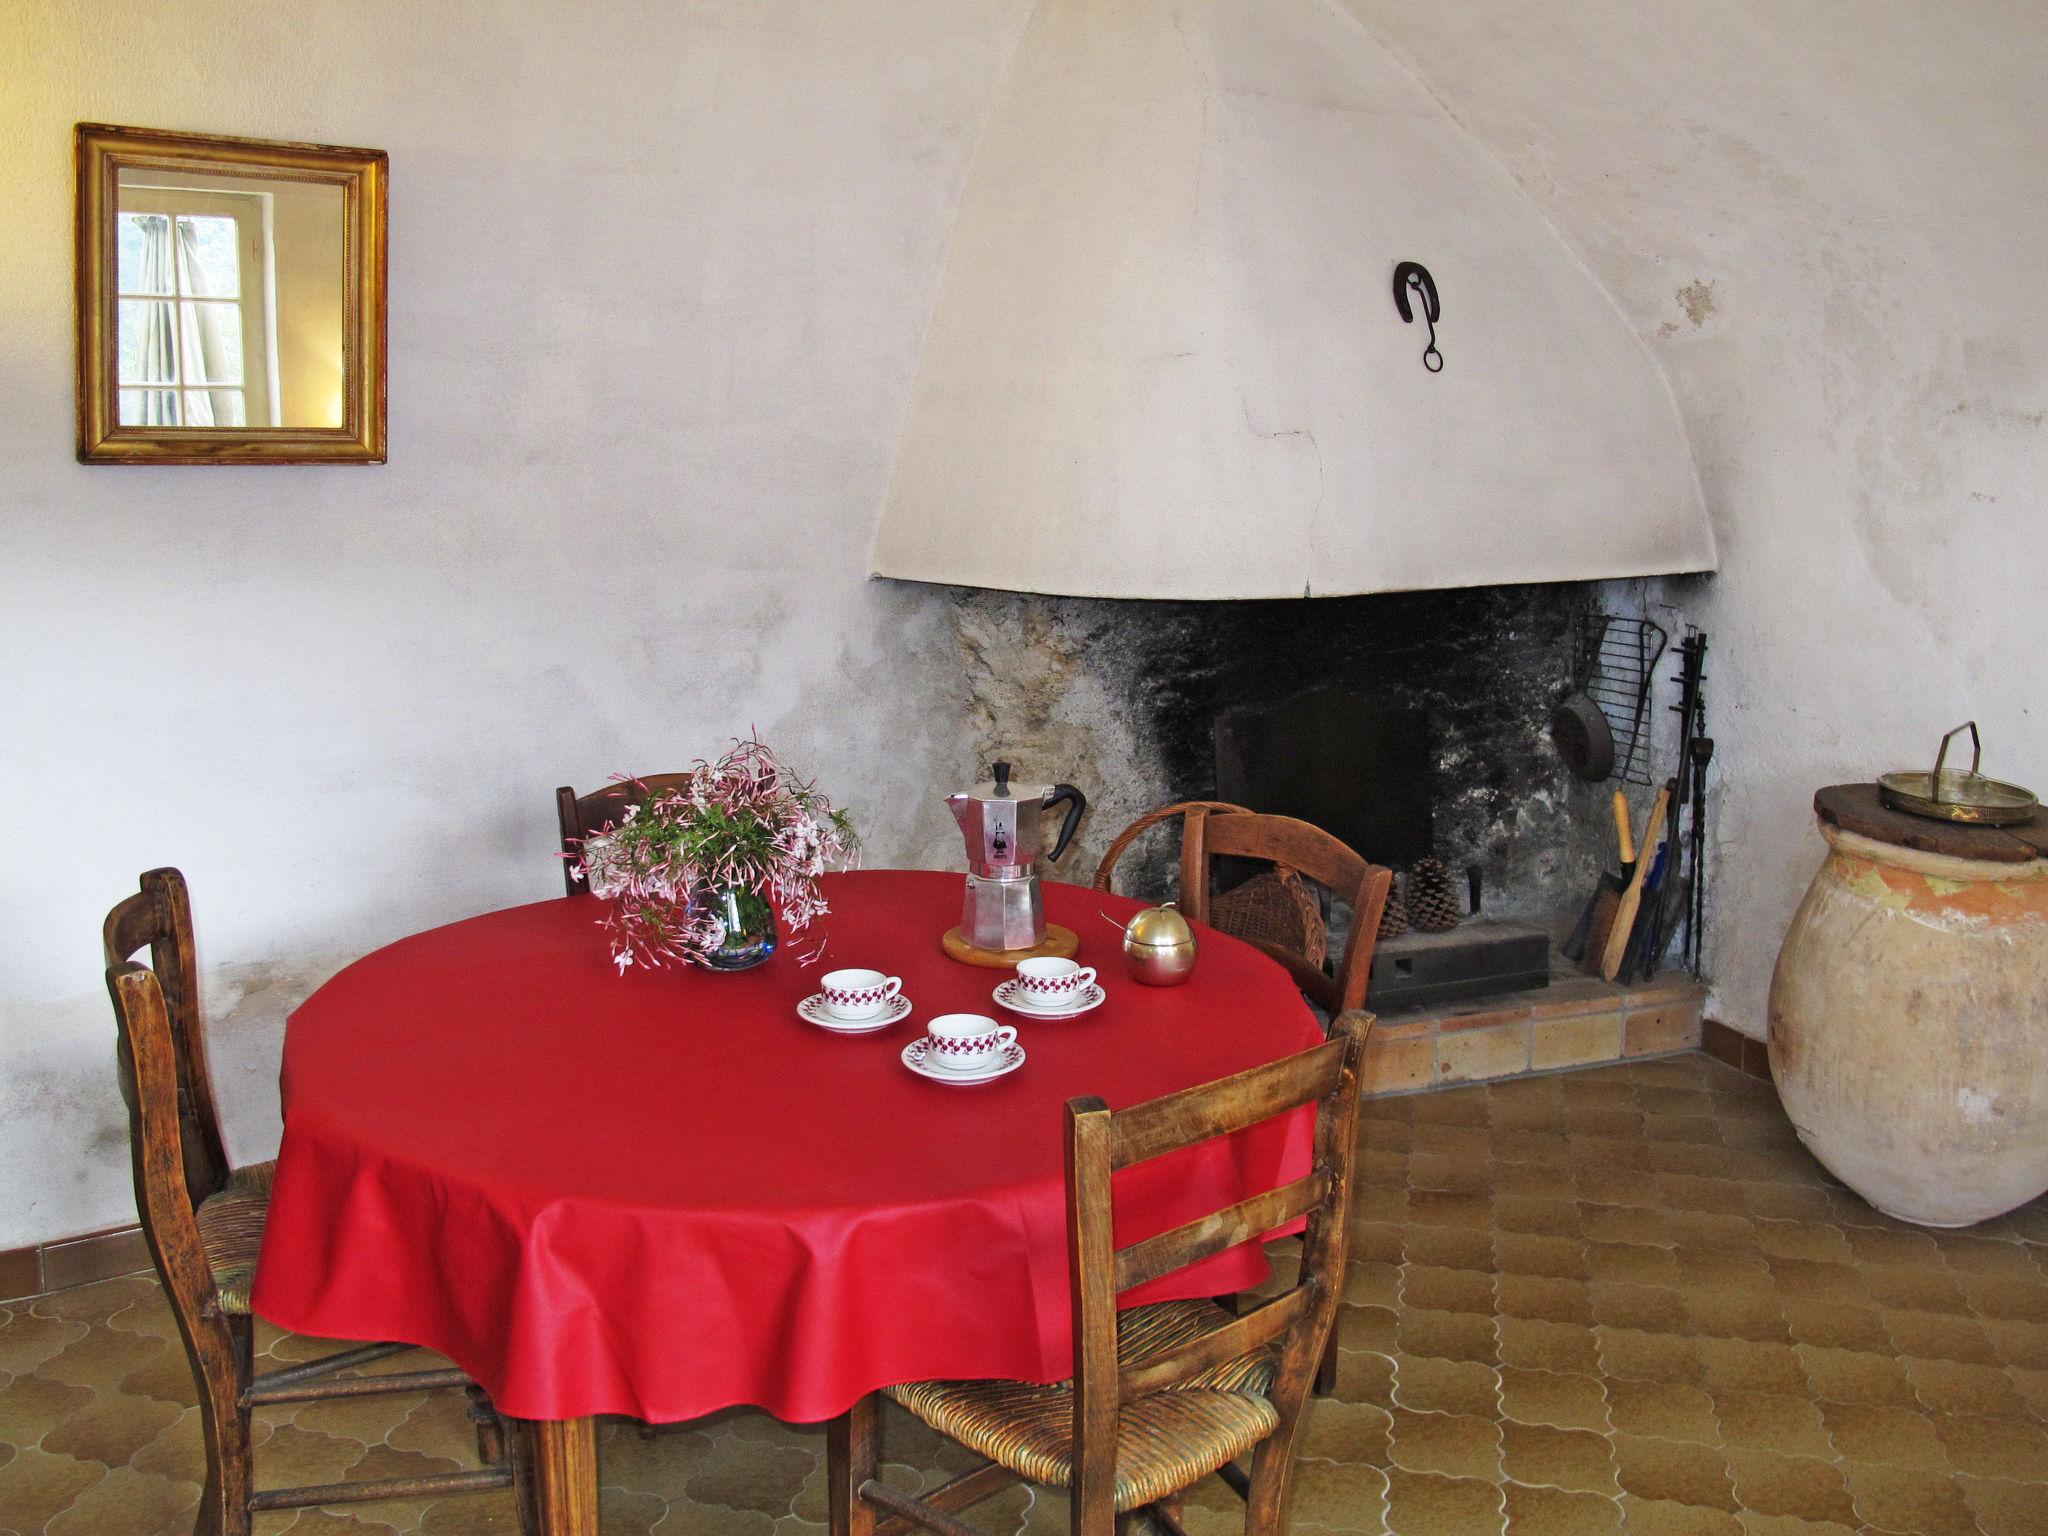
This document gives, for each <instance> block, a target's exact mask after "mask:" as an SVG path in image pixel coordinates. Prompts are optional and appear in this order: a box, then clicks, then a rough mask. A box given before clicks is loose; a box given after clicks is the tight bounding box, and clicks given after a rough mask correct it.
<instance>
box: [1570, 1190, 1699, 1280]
mask: <svg viewBox="0 0 2048 1536" xmlns="http://www.w3.org/2000/svg"><path fill="white" fill-rule="evenodd" d="M1589 1209H1592V1210H1603V1209H1611V1207H1603V1206H1593V1207H1589ZM1586 1272H1587V1273H1588V1274H1590V1275H1591V1276H1592V1277H1593V1278H1594V1279H1595V1280H1619V1281H1625V1282H1627V1283H1629V1284H1632V1285H1677V1284H1678V1283H1679V1274H1678V1261H1677V1259H1676V1258H1674V1257H1673V1255H1672V1251H1671V1250H1670V1249H1669V1248H1659V1247H1655V1246H1653V1245H1651V1244H1648V1243H1615V1242H1601V1241H1591V1240H1589V1241H1588V1242H1587V1244H1586Z"/></svg>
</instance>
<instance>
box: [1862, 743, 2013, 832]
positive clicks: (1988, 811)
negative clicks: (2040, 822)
mask: <svg viewBox="0 0 2048 1536" xmlns="http://www.w3.org/2000/svg"><path fill="white" fill-rule="evenodd" d="M1964 731H1968V732H1969V733H1970V767H1969V770H1968V771H1967V772H1965V771H1964V770H1962V769H1960V768H1948V767H1945V766H1944V764H1945V763H1946V762H1947V761H1948V744H1949V743H1950V742H1951V741H1953V740H1955V738H1956V737H1958V736H1960V735H1961V734H1962V733H1963V732H1964ZM1983 760H1984V747H1983V743H1982V742H1981V741H1979V740H1978V737H1977V722H1976V721H1974V720H1971V721H1968V722H1966V723H1965V724H1962V725H1959V726H1957V727H1956V728H1955V729H1954V730H1952V731H1950V732H1949V733H1948V734H1947V735H1946V736H1944V737H1942V738H1941V750H1940V751H1939V752H1938V753H1936V754H1935V758H1934V771H1933V772H1932V773H1888V774H1886V775H1885V776H1884V777H1883V778H1881V779H1879V780H1878V781H1877V785H1878V790H1879V792H1880V793H1881V794H1882V795H1883V797H1884V803H1885V804H1886V805H1888V806H1890V807H1891V808H1892V809H1893V810H1895V811H1905V812H1907V813H1908V814H1910V815H1914V816H1926V817H1929V818H1931V819H1933V820H1936V821H1960V822H1967V823H1973V824H1975V825H1977V826H1987V827H2008V826H2012V825H2014V824H2016V823H2018V822H2022V821H2028V820H2031V819H2032V817H2033V814H2034V810H2035V808H2036V806H2037V805H2039V803H2040V802H2039V801H2038V800H2036V799H2035V798H2034V792H2033V791H2032V790H2030V789H2023V788H2021V787H2020V786H2019V785H2017V784H2005V783H2001V782H2000V781H1999V780H1997V779H1987V778H1985V777H1984V776H1983V775H1982V774H1981V773H1979V772H1978V771H1977V768H1978V766H1979V764H1981V763H1982V762H1983Z"/></svg>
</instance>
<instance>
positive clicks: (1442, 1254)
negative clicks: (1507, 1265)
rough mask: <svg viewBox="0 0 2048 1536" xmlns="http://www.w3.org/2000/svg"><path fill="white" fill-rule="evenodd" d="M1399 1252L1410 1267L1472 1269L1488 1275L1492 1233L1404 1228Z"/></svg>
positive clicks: (1492, 1247) (1463, 1229)
mask: <svg viewBox="0 0 2048 1536" xmlns="http://www.w3.org/2000/svg"><path fill="white" fill-rule="evenodd" d="M1401 1252H1402V1254H1403V1255H1404V1256H1405V1258H1406V1260H1407V1262H1408V1263H1410V1264H1428V1265H1432V1266H1434V1267H1436V1268H1438V1269H1476V1270H1481V1271H1484V1272H1487V1273H1491V1272H1492V1271H1493V1269H1494V1268H1495V1267H1496V1266H1495V1262H1494V1235H1493V1233H1492V1232H1490V1231H1489V1232H1482V1231H1478V1230H1472V1229H1466V1228H1462V1227H1406V1228H1403V1229H1402V1233H1401Z"/></svg>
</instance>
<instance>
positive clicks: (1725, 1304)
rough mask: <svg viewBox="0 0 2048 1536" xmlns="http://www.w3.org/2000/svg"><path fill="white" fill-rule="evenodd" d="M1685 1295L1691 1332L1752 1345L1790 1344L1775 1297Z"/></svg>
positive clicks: (1737, 1293)
mask: <svg viewBox="0 0 2048 1536" xmlns="http://www.w3.org/2000/svg"><path fill="white" fill-rule="evenodd" d="M1679 1294H1681V1295H1684V1296H1685V1309H1686V1312H1687V1314H1688V1316H1689V1317H1690V1318H1691V1320H1692V1331H1693V1332H1694V1333H1696V1334H1703V1335H1705V1336H1706V1337H1709V1338H1717V1339H1747V1340H1749V1341H1750V1342H1751V1343H1753V1344H1790V1343H1791V1342H1792V1331H1791V1328H1790V1326H1789V1325H1788V1324H1787V1322H1786V1320H1785V1309H1784V1307H1783V1306H1782V1305H1781V1304H1780V1303H1779V1301H1778V1298H1776V1297H1775V1296H1765V1295H1762V1294H1759V1293H1757V1292H1754V1291H1702V1292H1700V1293H1698V1294H1696V1295H1694V1294H1687V1293H1685V1292H1682V1291H1681V1292H1680V1293H1679Z"/></svg>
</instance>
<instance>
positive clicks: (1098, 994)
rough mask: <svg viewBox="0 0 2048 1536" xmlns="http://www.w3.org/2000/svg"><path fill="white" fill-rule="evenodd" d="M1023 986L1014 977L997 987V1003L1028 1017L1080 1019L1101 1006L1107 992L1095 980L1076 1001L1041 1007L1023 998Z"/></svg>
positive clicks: (1076, 997)
mask: <svg viewBox="0 0 2048 1536" xmlns="http://www.w3.org/2000/svg"><path fill="white" fill-rule="evenodd" d="M1023 990H1024V989H1023V987H1022V986H1021V985H1020V984H1019V983H1018V982H1017V981H1016V980H1015V979H1014V978H1013V979H1011V980H1009V981H1006V982H1004V983H1003V984H1002V985H1001V986H999V987H997V988H996V989H995V991H994V993H993V994H991V995H992V996H993V997H994V998H995V1000H996V1005H997V1006H998V1007H1001V1008H1007V1009H1009V1010H1010V1012H1012V1013H1014V1014H1017V1015H1019V1016H1021V1017H1023V1018H1027V1019H1078V1018H1079V1017H1080V1016H1081V1015H1082V1014H1084V1013H1086V1012H1088V1011H1089V1010H1090V1009H1091V1008H1100V1007H1101V1006H1102V1004H1103V1001H1104V998H1105V994H1104V992H1103V990H1102V988H1101V987H1100V986H1098V985H1096V984H1095V983H1094V982H1092V981H1091V982H1089V983H1088V985H1087V986H1085V987H1083V988H1082V989H1081V990H1080V992H1079V993H1077V994H1076V995H1075V998H1074V1001H1073V1003H1072V1004H1070V1005H1069V1006H1067V1007H1064V1008H1041V1007H1039V1006H1038V1005H1037V1004H1036V1003H1027V1002H1025V1001H1024V998H1023Z"/></svg>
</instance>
